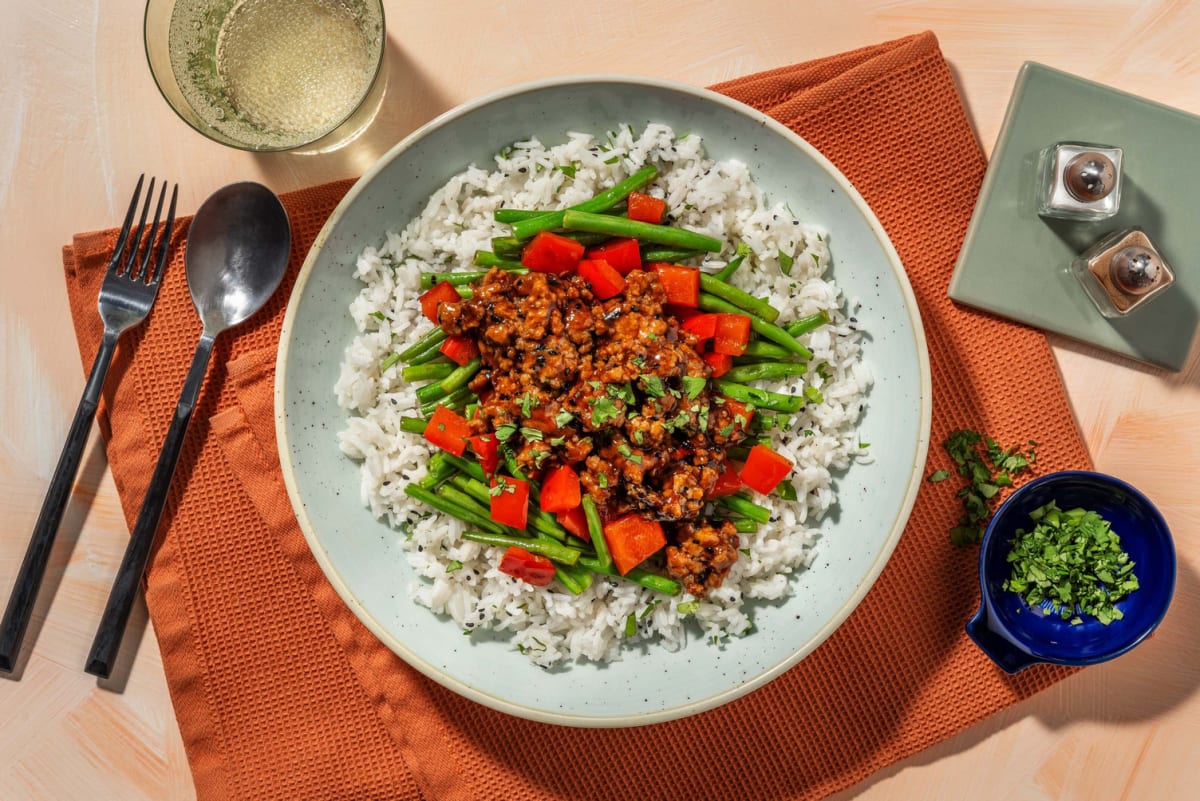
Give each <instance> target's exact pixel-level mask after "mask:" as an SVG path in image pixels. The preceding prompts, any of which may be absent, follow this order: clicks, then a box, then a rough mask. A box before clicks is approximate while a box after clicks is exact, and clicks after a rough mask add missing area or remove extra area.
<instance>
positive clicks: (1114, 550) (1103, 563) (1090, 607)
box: [1004, 501, 1139, 626]
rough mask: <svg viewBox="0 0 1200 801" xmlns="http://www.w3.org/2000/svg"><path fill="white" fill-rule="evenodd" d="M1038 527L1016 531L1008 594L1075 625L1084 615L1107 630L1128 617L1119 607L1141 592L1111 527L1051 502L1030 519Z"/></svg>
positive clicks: (1085, 512) (1006, 584) (1097, 517)
mask: <svg viewBox="0 0 1200 801" xmlns="http://www.w3.org/2000/svg"><path fill="white" fill-rule="evenodd" d="M1029 517H1030V519H1031V520H1032V521H1033V522H1034V523H1035V525H1034V527H1033V528H1031V529H1029V530H1025V529H1017V533H1016V536H1015V537H1013V539H1012V541H1011V545H1012V550H1010V551H1009V553H1008V557H1007V560H1008V563H1009V565H1011V566H1012V574H1011V576H1010V577H1009V578H1008V580H1007V581H1005V582H1004V589H1006V590H1008V591H1010V592H1015V593H1017V594H1018V595H1020V596H1021V597H1022V598H1024V599H1025V602H1026V603H1028V604H1029V605H1030V606H1044V605H1045V604H1046V603H1047V602H1048V603H1049V605H1050V606H1051V607H1052V609H1053V611H1054V613H1055V614H1057V615H1058V616H1059V617H1061V618H1062V619H1063V620H1070V622H1071V624H1072V625H1078V624H1079V623H1081V622H1083V621H1082V619H1081V618H1079V616H1078V615H1077V614H1076V613H1077V612H1082V613H1084V614H1086V615H1091V616H1092V617H1094V618H1096V619H1097V620H1099V621H1100V622H1101V623H1103V624H1104V625H1106V626H1107V625H1108V624H1109V623H1111V622H1112V621H1114V620H1120V619H1121V618H1122V617H1123V614H1122V612H1121V610H1120V609H1118V608H1117V607H1116V606H1115V605H1114V604H1115V603H1116V602H1117V601H1119V600H1121V599H1122V598H1124V597H1125V596H1127V595H1129V593H1131V592H1133V591H1134V590H1136V589H1138V587H1139V584H1138V579H1137V576H1136V575H1134V573H1133V567H1134V562H1133V561H1132V560H1130V558H1129V554H1127V553H1126V552H1125V551H1124V550H1123V549H1122V548H1121V538H1120V537H1119V536H1118V535H1117V533H1116V532H1115V531H1113V530H1112V527H1111V526H1110V524H1109V522H1108V521H1107V520H1105V519H1104V518H1103V517H1101V516H1100V515H1099V514H1097V513H1096V512H1093V511H1090V510H1085V509H1070V510H1067V511H1063V510H1061V509H1059V508H1058V504H1057V503H1055V502H1054V501H1050V502H1049V503H1047V504H1046V505H1044V506H1040V507H1038V508H1037V509H1034V510H1033V511H1032V512H1030V513H1029Z"/></svg>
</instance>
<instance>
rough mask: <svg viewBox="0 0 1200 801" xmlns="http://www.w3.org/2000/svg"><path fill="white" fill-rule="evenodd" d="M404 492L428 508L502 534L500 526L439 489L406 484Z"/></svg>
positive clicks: (493, 532)
mask: <svg viewBox="0 0 1200 801" xmlns="http://www.w3.org/2000/svg"><path fill="white" fill-rule="evenodd" d="M404 492H405V494H407V495H408V496H409V497H411V498H415V499H416V500H418V501H420V502H421V503H423V504H425V505H426V506H430V507H432V508H434V509H436V510H438V511H439V512H444V513H445V514H448V515H450V516H451V517H453V518H457V519H458V520H461V521H463V522H464V523H467V524H469V525H472V526H478V527H479V528H482V529H484V530H485V531H488V532H490V533H492V534H497V535H498V534H500V526H498V525H497V524H496V523H494V522H492V520H491V519H490V518H489V517H487V516H486V515H480V514H479V513H478V512H477V511H476V510H475V509H473V508H471V507H463V506H460V505H459V504H457V503H455V502H454V501H452V500H450V499H448V498H446V497H444V496H443V495H442V494H441V492H442V489H439V490H438V491H437V492H430V490H429V489H428V488H426V487H422V486H420V485H419V484H406V485H405V486H404Z"/></svg>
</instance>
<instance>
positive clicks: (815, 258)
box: [808, 253, 821, 267]
mask: <svg viewBox="0 0 1200 801" xmlns="http://www.w3.org/2000/svg"><path fill="white" fill-rule="evenodd" d="M808 255H810V256H812V260H813V264H815V265H817V266H818V267H820V266H821V257H820V256H818V255H817V254H816V253H809V254H808Z"/></svg>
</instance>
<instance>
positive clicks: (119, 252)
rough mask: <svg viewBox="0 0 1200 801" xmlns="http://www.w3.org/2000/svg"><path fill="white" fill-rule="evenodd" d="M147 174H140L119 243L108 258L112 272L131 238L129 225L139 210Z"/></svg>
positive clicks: (118, 238) (118, 237)
mask: <svg viewBox="0 0 1200 801" xmlns="http://www.w3.org/2000/svg"><path fill="white" fill-rule="evenodd" d="M145 177H146V174H145V173H142V174H141V175H139V176H138V179H137V186H135V187H134V188H133V197H132V198H130V199H129V210H128V211H127V212H125V223H124V224H123V225H122V226H121V233H120V234H118V235H117V244H116V247H114V248H113V254H112V258H111V259H109V260H108V270H109V271H110V272H111V271H113V270H115V269H116V268H117V265H118V264H120V263H121V256H123V255H124V251H125V241H126V240H127V239H129V226H130V224H131V223H132V222H133V213H134V212H135V211H136V210H137V203H138V198H140V197H141V195H142V181H143V180H144V179H145Z"/></svg>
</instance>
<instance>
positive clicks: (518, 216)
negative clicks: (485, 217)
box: [492, 201, 625, 225]
mask: <svg viewBox="0 0 1200 801" xmlns="http://www.w3.org/2000/svg"><path fill="white" fill-rule="evenodd" d="M617 206H621V207H620V208H617ZM565 210H566V209H564V211H565ZM549 213H550V212H548V211H546V210H545V209H496V211H495V212H494V213H493V214H492V219H494V220H495V221H496V222H498V223H504V224H505V225H511V224H512V223H518V222H521V221H522V220H531V219H533V218H534V217H544V216H545V215H547V214H549ZM624 213H625V208H624V206H622V205H621V204H620V202H619V201H618V203H617V204H616V205H614V206H612V207H611V208H607V209H604V210H603V211H602V212H601V214H624Z"/></svg>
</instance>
